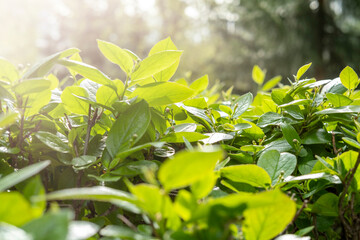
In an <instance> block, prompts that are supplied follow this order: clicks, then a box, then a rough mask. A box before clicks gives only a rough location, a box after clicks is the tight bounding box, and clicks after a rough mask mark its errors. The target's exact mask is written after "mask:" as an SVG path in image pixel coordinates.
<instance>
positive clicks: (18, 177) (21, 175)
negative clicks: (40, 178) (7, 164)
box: [0, 161, 50, 192]
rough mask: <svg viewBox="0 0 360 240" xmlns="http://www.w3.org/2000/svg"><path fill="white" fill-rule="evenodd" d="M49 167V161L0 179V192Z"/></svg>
mask: <svg viewBox="0 0 360 240" xmlns="http://www.w3.org/2000/svg"><path fill="white" fill-rule="evenodd" d="M49 165H50V161H43V162H38V163H35V164H32V165H30V166H27V167H25V168H22V169H20V170H18V171H16V172H13V173H11V174H9V175H7V176H5V177H3V178H0V192H2V191H4V190H6V189H9V188H11V187H12V186H15V185H16V184H18V183H20V182H22V181H24V180H25V179H28V178H29V177H31V176H34V175H35V174H37V173H39V172H40V171H41V170H43V169H44V168H46V167H47V166H49Z"/></svg>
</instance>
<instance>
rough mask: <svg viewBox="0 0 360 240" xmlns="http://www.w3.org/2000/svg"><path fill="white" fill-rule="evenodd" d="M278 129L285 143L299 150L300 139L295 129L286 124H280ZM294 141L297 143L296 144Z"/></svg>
mask: <svg viewBox="0 0 360 240" xmlns="http://www.w3.org/2000/svg"><path fill="white" fill-rule="evenodd" d="M280 128H281V131H282V133H283V135H284V138H285V139H286V141H287V142H288V143H289V144H290V146H292V147H293V148H294V149H295V150H297V149H298V148H299V146H298V144H301V139H300V136H299V134H298V133H297V131H296V130H295V128H294V127H293V126H291V125H290V124H287V123H281V124H280ZM294 141H297V142H298V143H297V144H296V143H295V142H294Z"/></svg>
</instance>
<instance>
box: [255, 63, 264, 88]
mask: <svg viewBox="0 0 360 240" xmlns="http://www.w3.org/2000/svg"><path fill="white" fill-rule="evenodd" d="M265 73H266V72H265V71H263V70H261V68H260V67H259V66H258V65H255V66H254V67H253V70H252V79H253V80H254V82H256V83H257V84H258V85H260V86H261V85H262V84H263V82H264V79H265Z"/></svg>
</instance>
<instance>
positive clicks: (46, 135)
mask: <svg viewBox="0 0 360 240" xmlns="http://www.w3.org/2000/svg"><path fill="white" fill-rule="evenodd" d="M35 136H36V137H37V138H38V139H39V140H40V141H41V142H42V143H44V144H45V145H46V146H48V147H49V148H51V149H53V150H55V151H57V152H62V153H68V152H69V151H70V148H69V146H68V145H67V144H66V143H65V142H64V141H63V139H61V138H59V137H58V136H56V135H54V134H52V133H50V132H43V131H39V132H37V133H36V134H35Z"/></svg>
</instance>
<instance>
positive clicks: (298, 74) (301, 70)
mask: <svg viewBox="0 0 360 240" xmlns="http://www.w3.org/2000/svg"><path fill="white" fill-rule="evenodd" d="M311 64H312V63H308V64H306V65H304V66H302V67H301V68H299V70H298V71H297V74H296V79H297V80H300V78H301V77H302V75H304V73H306V71H307V70H308V69H309V68H310V66H311Z"/></svg>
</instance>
